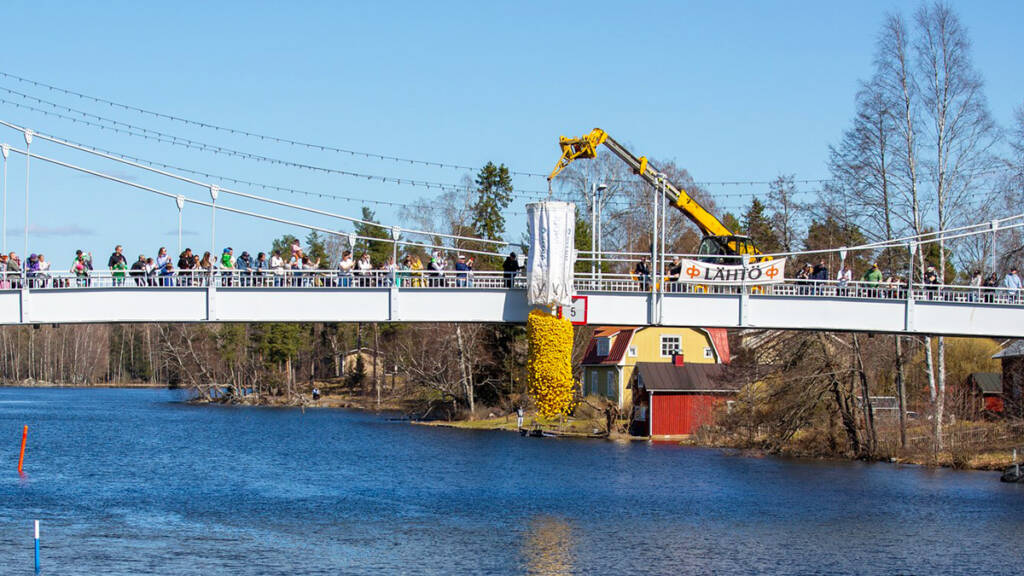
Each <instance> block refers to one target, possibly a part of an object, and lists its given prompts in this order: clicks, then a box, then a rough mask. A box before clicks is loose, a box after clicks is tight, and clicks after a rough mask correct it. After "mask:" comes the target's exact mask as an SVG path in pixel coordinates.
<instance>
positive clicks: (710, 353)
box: [704, 346, 715, 359]
mask: <svg viewBox="0 0 1024 576" xmlns="http://www.w3.org/2000/svg"><path fill="white" fill-rule="evenodd" d="M704 357H705V358H710V359H714V357H715V351H714V350H712V349H711V346H705V347H704Z"/></svg>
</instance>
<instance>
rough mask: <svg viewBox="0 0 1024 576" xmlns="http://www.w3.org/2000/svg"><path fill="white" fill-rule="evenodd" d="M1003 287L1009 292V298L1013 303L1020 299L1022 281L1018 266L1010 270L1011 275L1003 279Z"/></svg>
mask: <svg viewBox="0 0 1024 576" xmlns="http://www.w3.org/2000/svg"><path fill="white" fill-rule="evenodd" d="M1003 287H1005V288H1006V289H1007V290H1009V292H1010V293H1009V297H1010V299H1011V300H1012V301H1014V302H1016V301H1017V300H1018V299H1020V289H1021V281H1020V276H1019V275H1018V274H1017V267H1016V266H1014V267H1013V268H1010V273H1009V274H1007V275H1006V278H1003Z"/></svg>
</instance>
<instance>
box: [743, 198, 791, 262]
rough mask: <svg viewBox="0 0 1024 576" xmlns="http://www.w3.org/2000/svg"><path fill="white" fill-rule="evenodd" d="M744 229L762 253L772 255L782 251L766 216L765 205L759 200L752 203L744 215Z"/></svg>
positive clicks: (755, 199)
mask: <svg viewBox="0 0 1024 576" xmlns="http://www.w3.org/2000/svg"><path fill="white" fill-rule="evenodd" d="M743 228H744V229H746V231H747V236H750V239H751V240H752V241H753V242H754V246H756V247H757V249H758V250H760V251H761V252H762V253H764V254H771V253H774V252H781V251H782V245H781V244H779V239H778V236H777V235H776V234H775V231H774V229H773V228H772V223H771V221H770V220H769V219H768V216H767V214H765V207H764V204H762V203H761V202H760V200H758V199H757V198H754V199H753V200H751V201H750V208H747V212H746V213H745V214H744V215H743Z"/></svg>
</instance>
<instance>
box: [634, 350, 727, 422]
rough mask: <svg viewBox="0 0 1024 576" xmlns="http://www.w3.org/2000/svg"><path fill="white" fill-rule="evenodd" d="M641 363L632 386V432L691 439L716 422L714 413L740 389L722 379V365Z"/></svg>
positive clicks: (680, 359)
mask: <svg viewBox="0 0 1024 576" xmlns="http://www.w3.org/2000/svg"><path fill="white" fill-rule="evenodd" d="M673 360H674V361H673V362H672V363H653V362H640V363H638V364H637V365H636V370H635V371H634V377H633V381H632V383H631V387H632V389H633V398H634V401H635V410H634V418H633V420H634V426H633V433H634V434H638V435H646V436H650V437H651V438H669V437H679V436H688V435H690V434H693V433H695V432H696V431H697V430H698V429H699V428H700V427H701V426H704V425H707V424H711V423H712V422H713V421H714V413H715V410H716V408H718V407H719V406H720V405H722V404H723V403H725V402H727V401H728V400H729V399H731V398H732V397H734V396H735V395H736V392H737V391H738V387H737V386H736V385H734V384H731V383H729V382H727V381H725V379H724V378H723V377H722V375H723V366H722V365H721V364H697V363H686V362H684V360H683V356H682V355H678V356H676V357H675V358H674V359H673Z"/></svg>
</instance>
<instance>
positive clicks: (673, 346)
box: [581, 326, 729, 409]
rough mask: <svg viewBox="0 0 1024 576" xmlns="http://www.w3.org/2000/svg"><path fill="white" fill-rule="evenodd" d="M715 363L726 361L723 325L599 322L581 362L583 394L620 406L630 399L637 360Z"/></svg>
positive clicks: (624, 405)
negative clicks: (602, 323) (611, 401)
mask: <svg viewBox="0 0 1024 576" xmlns="http://www.w3.org/2000/svg"><path fill="white" fill-rule="evenodd" d="M673 361H676V362H687V363H700V364H715V363H724V362H728V361H729V341H728V339H727V337H726V331H725V330H724V329H722V328H668V327H665V326H645V327H640V328H637V327H631V326H599V327H597V328H595V329H594V336H593V338H591V339H590V343H589V344H588V345H587V352H586V354H585V355H584V356H583V361H582V362H581V366H582V369H583V370H582V374H583V382H582V385H583V395H584V396H590V395H594V396H602V397H605V398H608V399H610V400H614V401H616V402H617V403H618V405H619V409H623V408H626V407H627V406H629V405H631V404H632V402H633V398H632V392H631V391H630V389H629V382H630V380H631V378H632V377H633V369H634V367H635V366H636V364H637V363H638V362H666V363H668V362H673Z"/></svg>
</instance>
